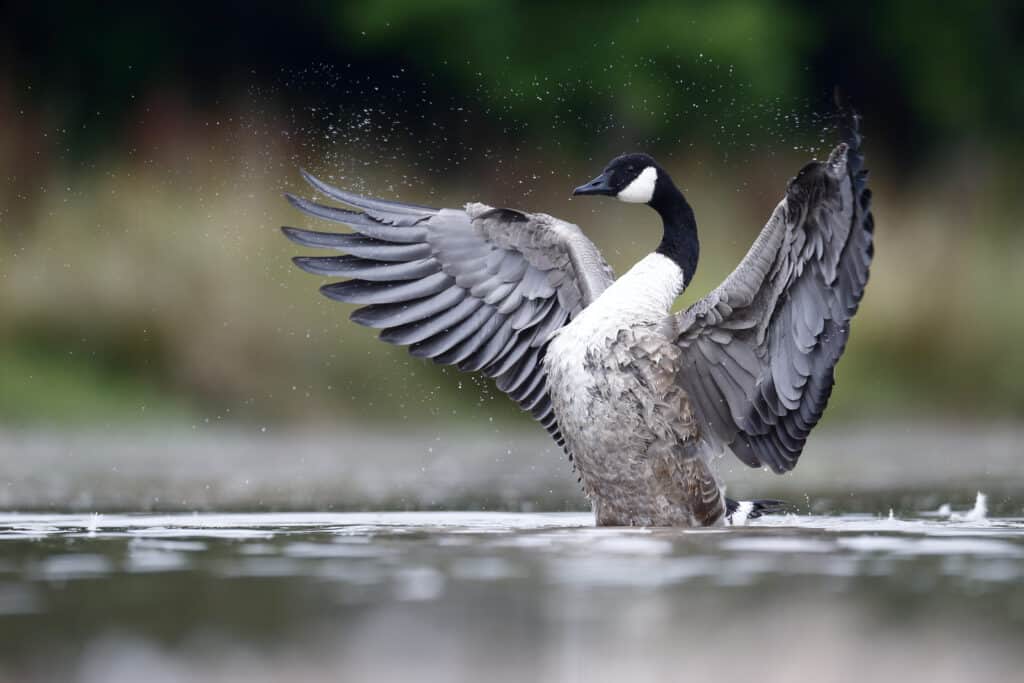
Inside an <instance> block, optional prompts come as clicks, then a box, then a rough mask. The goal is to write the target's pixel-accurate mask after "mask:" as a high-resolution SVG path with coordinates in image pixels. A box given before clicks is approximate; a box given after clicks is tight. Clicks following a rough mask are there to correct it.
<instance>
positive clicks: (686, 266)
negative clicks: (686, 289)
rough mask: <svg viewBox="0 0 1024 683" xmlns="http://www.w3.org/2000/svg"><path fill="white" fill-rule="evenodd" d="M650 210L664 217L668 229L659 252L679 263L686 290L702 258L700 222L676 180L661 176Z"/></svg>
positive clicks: (659, 246)
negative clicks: (698, 238)
mask: <svg viewBox="0 0 1024 683" xmlns="http://www.w3.org/2000/svg"><path fill="white" fill-rule="evenodd" d="M649 206H650V207H651V208H652V209H654V210H655V211H657V212H658V214H659V215H660V216H661V220H662V223H664V228H665V234H664V236H663V237H662V238H661V244H659V245H658V248H657V249H656V250H655V251H657V252H658V253H659V254H662V255H663V256H667V257H669V258H670V259H672V260H673V261H675V263H676V265H677V266H679V268H680V269H681V270H682V271H683V283H684V286H688V285H689V284H690V280H692V279H693V274H694V273H695V272H696V271H697V260H698V259H699V258H700V242H698V241H697V221H696V219H695V218H694V216H693V209H691V208H690V204H689V203H688V202H687V201H686V198H685V197H683V193H682V192H680V191H679V188H678V187H676V186H675V184H674V183H673V182H672V179H671V178H669V177H668V176H667V175H665V174H659V177H658V182H657V185H656V186H655V189H654V196H653V197H652V198H651V201H650V202H649Z"/></svg>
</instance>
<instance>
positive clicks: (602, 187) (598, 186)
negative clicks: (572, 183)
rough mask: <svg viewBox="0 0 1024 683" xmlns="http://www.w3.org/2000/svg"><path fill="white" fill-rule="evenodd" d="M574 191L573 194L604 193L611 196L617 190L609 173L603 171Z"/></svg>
mask: <svg viewBox="0 0 1024 683" xmlns="http://www.w3.org/2000/svg"><path fill="white" fill-rule="evenodd" d="M572 193H573V195H579V194H603V195H608V196H611V195H614V194H615V191H614V190H613V189H612V186H611V178H610V177H609V174H607V173H602V174H601V175H599V176H597V177H596V178H594V179H593V180H591V181H590V182H589V183H586V184H584V185H580V186H579V187H577V188H576V189H575V190H573V191H572Z"/></svg>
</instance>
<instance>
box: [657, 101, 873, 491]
mask: <svg viewBox="0 0 1024 683" xmlns="http://www.w3.org/2000/svg"><path fill="white" fill-rule="evenodd" d="M862 164H863V156H862V155H861V152H860V135H859V133H858V131H857V119H856V117H853V118H852V119H851V124H850V127H849V131H848V134H847V136H846V141H845V142H844V143H842V144H840V145H839V146H838V147H836V149H835V150H834V151H833V152H832V154H831V156H830V157H829V159H828V161H826V162H823V163H822V162H814V163H810V164H808V165H807V166H805V167H804V168H803V170H801V171H800V173H799V174H798V175H797V176H796V177H795V178H794V179H793V180H792V181H790V183H789V187H788V189H787V192H786V197H785V198H784V199H783V200H782V202H780V203H779V205H778V207H777V208H776V209H775V212H774V213H773V214H772V216H771V218H770V219H769V220H768V223H767V225H766V226H765V227H764V229H763V230H762V231H761V234H760V235H759V236H758V238H757V240H756V241H755V242H754V246H753V247H752V248H751V249H750V251H749V253H748V254H747V256H746V257H745V258H744V259H743V261H742V262H741V263H740V265H739V266H738V267H737V268H736V270H735V271H733V273H732V274H731V275H730V276H729V277H728V278H727V279H726V280H725V282H723V283H722V284H721V285H720V286H719V287H718V288H717V289H715V290H714V291H713V292H711V293H710V294H709V295H708V296H706V297H704V298H703V299H701V300H700V301H698V302H697V303H695V304H694V305H693V306H691V307H690V308H689V309H687V310H685V311H683V312H681V313H679V314H677V315H675V316H672V317H671V318H670V319H669V322H668V324H669V326H670V329H669V330H668V332H669V334H670V335H672V336H673V337H674V338H675V339H676V340H677V344H678V346H679V347H680V349H681V351H682V356H681V359H680V364H679V368H678V372H677V377H676V382H677V383H678V384H679V385H680V386H681V387H682V388H683V389H684V390H685V391H686V393H687V394H688V395H689V397H690V404H691V407H692V409H693V411H694V413H695V417H696V418H697V419H698V424H699V425H700V428H701V434H700V438H701V440H702V442H703V445H704V446H705V447H707V448H710V449H713V450H714V451H716V452H717V451H719V450H721V448H722V446H728V447H729V448H730V449H731V450H732V451H733V453H735V454H736V456H738V457H739V458H740V460H742V461H743V462H744V463H746V464H747V465H750V466H751V467H759V466H763V465H767V466H768V467H770V468H772V469H773V470H774V471H775V472H779V473H781V472H786V471H789V470H791V469H793V467H795V466H796V462H797V459H798V458H799V457H800V453H801V452H802V450H803V447H804V442H805V441H806V439H807V436H808V434H810V431H811V429H812V428H813V427H814V426H815V425H816V424H817V422H818V420H819V419H820V417H821V415H822V412H823V411H824V410H825V404H826V403H827V402H828V398H829V396H830V395H831V393H832V385H833V381H834V380H833V371H834V368H835V365H836V362H837V361H838V360H839V356H840V355H841V354H842V353H843V349H844V348H845V346H846V340H847V337H848V336H849V333H850V320H851V318H853V315H854V313H855V312H856V311H857V306H858V304H859V303H860V299H861V296H862V295H863V293H864V287H865V285H866V284H867V279H868V269H869V266H870V264H871V258H872V255H873V246H872V233H873V230H874V220H873V218H872V216H871V211H870V201H871V192H870V190H868V188H867V171H865V170H863V169H862V168H861V167H862Z"/></svg>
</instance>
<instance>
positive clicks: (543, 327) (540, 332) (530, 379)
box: [282, 173, 613, 445]
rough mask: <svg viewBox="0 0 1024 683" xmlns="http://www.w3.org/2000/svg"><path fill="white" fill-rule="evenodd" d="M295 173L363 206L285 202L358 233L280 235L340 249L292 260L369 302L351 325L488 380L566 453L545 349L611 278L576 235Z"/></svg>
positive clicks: (532, 221)
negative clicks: (374, 194) (382, 196)
mask: <svg viewBox="0 0 1024 683" xmlns="http://www.w3.org/2000/svg"><path fill="white" fill-rule="evenodd" d="M303 176H304V177H305V179H306V180H307V181H308V182H309V184H310V185H312V186H313V187H314V188H315V189H316V190H318V191H319V192H321V193H322V194H324V195H326V196H327V197H330V198H331V199H334V200H337V201H339V202H343V203H345V204H348V205H350V206H353V207H356V208H358V209H362V211H350V210H347V209H342V208H338V207H334V206H326V205H323V204H315V203H313V202H310V201H307V200H305V199H301V198H299V197H295V196H292V195H288V201H290V202H291V203H292V204H293V205H294V206H295V207H296V208H298V209H300V210H302V211H304V212H305V213H308V214H310V215H312V216H316V217H318V218H324V219H327V220H329V221H333V222H336V223H344V224H346V225H349V226H351V227H352V228H354V229H355V230H356V232H354V233H323V232H311V231H308V230H300V229H298V228H288V227H286V228H282V230H283V231H284V234H285V235H286V236H287V237H288V238H289V239H290V240H292V241H293V242H297V243H298V244H301V245H303V246H307V247H314V248H321V249H333V250H336V251H343V252H347V254H346V255H344V256H318V257H308V256H300V257H296V258H295V259H294V260H295V263H296V265H298V266H299V267H300V268H302V269H303V270H305V271H307V272H310V273H314V274H316V275H322V276H326V277H344V278H348V279H347V280H345V281H343V282H336V283H333V284H328V285H325V286H323V287H322V288H321V289H320V291H321V292H322V293H323V294H324V295H326V296H327V297H329V298H331V299H336V300H338V301H345V302H348V303H354V304H367V305H366V306H364V307H363V308H360V309H357V310H356V311H355V312H353V313H352V320H353V321H355V322H357V323H359V324H360V325H366V326H368V327H375V328H379V329H381V330H383V331H382V332H381V334H380V338H381V339H383V340H384V341H386V342H389V343H392V344H401V345H404V346H408V347H409V351H410V353H412V355H414V356H417V357H420V358H431V359H433V360H434V361H435V362H437V363H441V364H445V365H455V366H457V367H458V368H459V369H460V370H465V371H470V372H472V371H481V372H483V373H484V374H485V375H487V376H488V377H492V378H494V379H495V380H496V382H497V386H498V388H499V389H501V390H502V391H504V392H505V393H507V394H508V395H509V396H511V397H512V398H513V399H514V400H515V401H516V402H517V403H518V404H519V405H520V406H521V407H522V408H523V409H524V410H526V411H528V412H529V413H530V414H532V415H533V416H534V417H535V418H536V419H537V420H539V421H540V422H541V424H542V425H544V427H545V429H547V430H548V432H550V433H551V435H552V436H553V437H554V438H555V440H556V441H557V442H558V444H559V445H562V444H563V439H562V436H561V434H560V433H559V431H558V425H557V424H556V423H555V416H554V414H553V412H552V409H551V400H550V397H549V396H548V388H547V376H546V373H545V371H544V364H543V358H544V352H545V349H546V348H547V343H548V340H549V339H550V337H551V335H552V333H554V332H555V331H556V330H558V329H559V328H560V327H562V326H563V325H565V323H566V322H567V321H568V320H570V319H571V318H572V317H574V316H575V315H577V314H578V313H579V312H580V311H582V310H583V308H584V307H586V306H587V305H588V304H589V303H590V302H591V301H593V300H594V299H595V298H597V296H598V295H599V294H600V293H601V292H602V291H604V289H605V288H606V287H607V286H608V285H609V284H610V283H611V282H612V280H613V274H612V271H611V269H610V268H609V267H608V265H607V264H606V263H605V261H604V259H603V258H602V257H601V254H600V252H598V250H597V247H596V246H594V244H593V243H592V242H591V241H590V240H589V239H587V237H586V236H585V235H584V234H583V233H582V232H581V231H580V229H579V228H578V227H577V226H575V225H572V224H571V223H566V222H564V221H560V220H558V219H556V218H553V217H551V216H547V215H544V214H528V213H522V212H519V211H514V210H512V209H492V208H491V207H489V206H484V205H483V204H468V205H466V207H465V209H433V208H430V207H426V206H418V205H415V204H404V203H399V202H391V201H384V200H379V199H370V198H367V197H361V196H359V195H356V194H352V193H350V192H345V191H343V190H339V189H337V188H335V187H332V186H330V185H327V184H326V183H324V182H322V181H320V180H317V179H316V178H314V177H312V176H310V175H308V174H306V173H303Z"/></svg>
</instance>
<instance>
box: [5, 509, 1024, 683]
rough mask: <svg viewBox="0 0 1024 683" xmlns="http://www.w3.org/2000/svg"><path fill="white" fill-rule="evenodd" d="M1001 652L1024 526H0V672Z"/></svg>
mask: <svg viewBox="0 0 1024 683" xmlns="http://www.w3.org/2000/svg"><path fill="white" fill-rule="evenodd" d="M1022 638H1024V518H1021V517H1000V518H993V517H988V516H986V515H985V510H984V506H983V505H981V506H979V507H977V508H976V509H975V510H973V511H971V510H967V509H963V510H960V511H959V512H957V511H952V510H948V509H943V510H936V511H932V512H930V513H921V514H912V515H894V516H892V517H890V516H889V515H888V514H887V513H882V514H877V515H876V514H845V515H835V516H812V515H789V516H780V517H773V518H767V519H762V520H751V521H750V522H749V523H747V524H746V525H745V526H733V527H729V528H717V529H709V530H695V531H686V530H677V529H598V528H594V527H593V526H592V519H591V516H590V515H589V514H577V513H551V514H511V513H486V512H472V513H469V512H450V513H431V512H412V513H335V514H330V513H287V514H276V513H265V514H170V515H152V514H138V515H131V514H128V515H67V514H5V515H0V679H7V678H9V679H13V680H79V681H136V680H256V681H272V680H399V679H404V680H438V681H442V680H508V681H519V680H550V681H564V680H570V681H571V680H581V681H582V680H587V681H595V680H596V681H604V680H607V681H619V680H633V679H636V678H638V677H643V678H646V679H655V680H657V679H662V680H683V679H686V680H693V679H694V678H699V677H701V676H709V677H710V676H714V677H716V678H718V679H719V680H722V678H721V677H722V676H724V677H725V680H738V679H739V678H740V677H747V678H749V679H754V678H756V679H757V680H762V681H765V680H767V681H775V680H777V681H791V680H800V679H806V678H808V677H811V678H813V679H814V680H816V681H846V680H851V681H852V680H857V681H863V680H884V679H891V678H892V677H894V676H897V675H898V676H900V677H901V678H902V679H904V680H911V681H914V680H921V681H924V680H927V681H960V680H970V679H977V680H1019V679H1017V678H1016V676H1017V675H1019V670H1020V667H1021V666H1022V665H1024V659H1022V651H1021V648H1020V643H1021V642H1024V641H1022ZM684 674H685V675H684Z"/></svg>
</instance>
